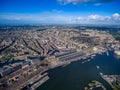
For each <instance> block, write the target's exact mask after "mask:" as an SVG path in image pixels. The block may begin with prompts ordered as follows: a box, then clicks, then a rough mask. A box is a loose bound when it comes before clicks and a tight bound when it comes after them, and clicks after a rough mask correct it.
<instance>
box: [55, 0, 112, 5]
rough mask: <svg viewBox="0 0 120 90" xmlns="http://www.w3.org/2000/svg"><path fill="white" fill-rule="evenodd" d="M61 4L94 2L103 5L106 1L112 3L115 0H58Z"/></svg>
mask: <svg viewBox="0 0 120 90" xmlns="http://www.w3.org/2000/svg"><path fill="white" fill-rule="evenodd" d="M57 1H58V2H59V3H60V4H62V5H66V4H73V5H77V4H89V3H92V4H94V5H95V6H99V5H102V4H104V3H110V2H113V1H114V0H57Z"/></svg>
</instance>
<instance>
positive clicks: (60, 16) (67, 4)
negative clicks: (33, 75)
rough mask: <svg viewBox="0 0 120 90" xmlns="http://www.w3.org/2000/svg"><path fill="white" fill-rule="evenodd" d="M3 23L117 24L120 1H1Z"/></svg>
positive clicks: (0, 16) (119, 15)
mask: <svg viewBox="0 0 120 90" xmlns="http://www.w3.org/2000/svg"><path fill="white" fill-rule="evenodd" d="M0 3H1V5H0V13H1V14H0V24H110V25H111V24H116V25H120V6H119V3H120V1H119V0H51V1H49V0H34V1H33V0H1V1H0Z"/></svg>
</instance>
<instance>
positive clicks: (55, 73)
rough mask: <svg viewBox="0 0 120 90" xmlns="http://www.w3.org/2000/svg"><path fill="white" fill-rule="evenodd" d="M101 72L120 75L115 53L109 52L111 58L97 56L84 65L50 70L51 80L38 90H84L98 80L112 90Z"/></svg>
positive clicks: (73, 64) (119, 60)
mask: <svg viewBox="0 0 120 90" xmlns="http://www.w3.org/2000/svg"><path fill="white" fill-rule="evenodd" d="M96 66H99V67H100V68H99V69H98V68H97V67H96ZM100 72H102V73H103V74H108V75H112V74H120V59H116V58H115V57H114V54H113V52H109V56H107V55H106V53H104V54H103V55H97V56H96V57H95V58H94V59H92V60H91V61H90V62H87V63H84V64H82V60H80V61H76V62H72V63H71V64H69V65H68V66H66V67H58V68H55V69H52V70H49V71H48V73H49V77H50V79H49V80H48V81H47V82H45V83H44V84H43V85H42V86H40V87H39V88H38V89H37V90H83V89H84V87H85V86H86V85H87V84H88V83H89V82H90V81H91V80H98V81H99V82H101V83H102V84H103V85H104V86H105V87H106V88H107V90H112V88H111V86H110V85H109V84H108V83H107V82H106V81H105V80H103V79H102V78H101V76H100V74H99V73H100Z"/></svg>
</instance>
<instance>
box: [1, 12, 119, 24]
mask: <svg viewBox="0 0 120 90" xmlns="http://www.w3.org/2000/svg"><path fill="white" fill-rule="evenodd" d="M55 12H56V11H55ZM0 21H3V22H4V21H8V22H10V21H13V22H14V21H15V22H20V21H23V22H24V21H26V22H28V23H29V22H31V23H34V22H35V23H58V24H59V23H67V24H69V23H71V24H72V23H76V24H79V23H81V24H88V23H89V24H90V23H91V24H94V23H95V24H99V23H103V24H106V23H107V24H109V23H112V24H120V14H119V13H114V14H113V15H111V16H101V15H98V14H93V15H89V16H87V17H84V16H80V15H79V16H75V15H62V14H59V13H57V14H56V13H48V12H46V13H42V14H32V15H29V14H7V15H6V14H1V15H0Z"/></svg>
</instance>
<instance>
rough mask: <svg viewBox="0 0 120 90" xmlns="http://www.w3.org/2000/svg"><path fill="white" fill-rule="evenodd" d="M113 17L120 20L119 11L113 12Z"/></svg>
mask: <svg viewBox="0 0 120 90" xmlns="http://www.w3.org/2000/svg"><path fill="white" fill-rule="evenodd" d="M112 19H113V20H116V21H120V14H118V13H115V14H113V15H112Z"/></svg>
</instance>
